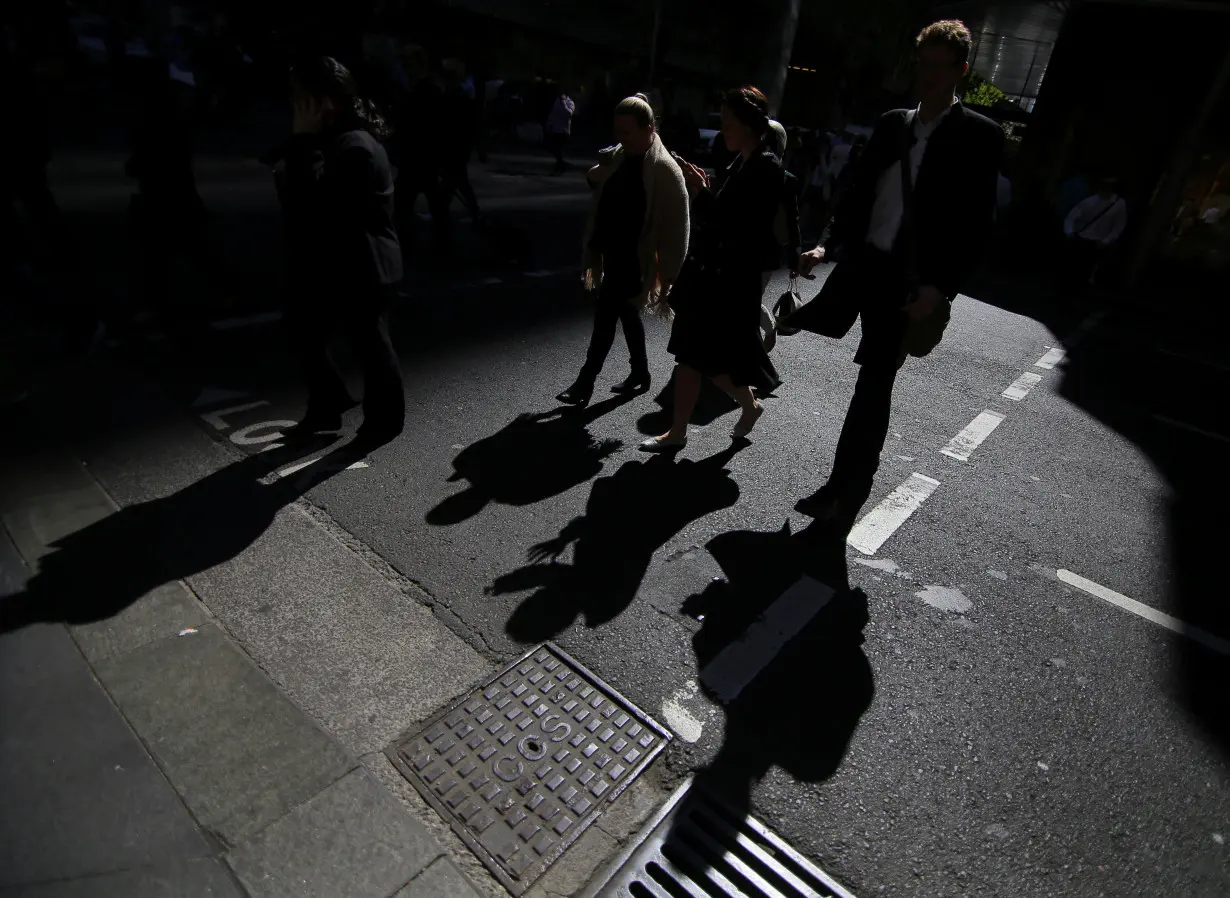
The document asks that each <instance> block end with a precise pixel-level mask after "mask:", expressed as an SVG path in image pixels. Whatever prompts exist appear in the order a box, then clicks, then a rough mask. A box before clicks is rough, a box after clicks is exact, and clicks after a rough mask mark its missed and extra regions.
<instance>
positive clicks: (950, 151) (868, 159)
mask: <svg viewBox="0 0 1230 898" xmlns="http://www.w3.org/2000/svg"><path fill="white" fill-rule="evenodd" d="M907 115H908V110H905V109H896V110H893V111H892V112H888V113H885V114H884V115H883V116H882V117H881V118H880V121H879V122H878V123H877V124H876V127H875V131H874V132H873V133H872V135H871V140H870V141H869V142H868V144H867V149H866V151H865V152H864V153H863V157H862V159H860V160H859V164H858V168H857V169H856V171H855V172H854V173H853V182H852V183H851V185H850V188H849V190H847V191H846V192H845V194H844V195H843V196H842V198H841V200H840V201H839V203H838V207H837V211H836V214H835V216H834V219H833V228H832V232H831V239H830V240H829V242H828V244H827V245H826V249H829V250H833V249H839V250H841V251H842V252H843V253H846V254H847V255H848V254H849V252H850V251H851V250H853V249H856V248H857V246H858V245H861V244H863V243H864V242H865V241H866V239H867V230H868V228H869V227H870V224H871V208H872V205H873V204H874V202H875V195H876V186H877V185H878V183H879V181H880V176H881V175H882V174H883V173H884V171H885V169H887V168H888V167H889V166H890V165H892V164H893V163H894V162H896V161H898V160H899V159H901V152H902V132H903V130H904V129H905V125H906V121H907ZM911 136H912V135H911ZM1003 147H1004V132H1003V129H1002V128H1000V126H999V125H997V124H996V123H995V122H993V121H991V120H990V119H989V118H986V117H985V116H982V115H979V114H978V113H976V112H971V111H970V110H969V109H966V108H965V107H964V106H963V105H962V104H960V103H957V104H956V106H954V107H953V109H952V110H951V111H950V112H949V113H948V114H947V116H946V117H945V119H944V120H943V121H942V122H940V124H939V125H938V126H937V127H936V129H935V132H934V133H933V134H932V135H931V138H930V140H929V141H928V144H927V151H926V153H925V154H924V155H923V160H922V164H921V165H920V166H919V168H918V177H917V180H916V181H915V183H914V209H913V217H914V235H915V238H914V239H915V246H916V251H917V260H918V277H919V283H920V284H922V285H931V286H934V287H937V288H939V290H940V292H942V293H943V294H944V295H945V296H947V297H948V298H949V299H950V300H951V299H952V298H953V297H955V296H956V295H957V293H959V292H960V290H961V288H962V286H963V285H964V283H965V280H966V278H967V277H968V276H969V274H970V273H971V271H972V270H973V269H974V268H975V267H976V266H977V264H978V263H979V261H980V256H981V252H982V249H983V247H984V244H985V240H986V238H987V236H988V235H989V234H990V233H991V228H992V224H993V223H994V220H995V203H996V186H997V183H998V178H999V166H1000V161H1001V158H1002V155H1003ZM834 274H836V272H834Z"/></svg>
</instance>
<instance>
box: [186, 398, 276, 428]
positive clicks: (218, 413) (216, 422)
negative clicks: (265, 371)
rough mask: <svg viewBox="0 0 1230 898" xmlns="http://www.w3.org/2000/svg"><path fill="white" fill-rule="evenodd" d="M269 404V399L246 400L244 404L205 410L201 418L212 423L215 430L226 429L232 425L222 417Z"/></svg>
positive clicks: (207, 422)
mask: <svg viewBox="0 0 1230 898" xmlns="http://www.w3.org/2000/svg"><path fill="white" fill-rule="evenodd" d="M268 404H269V400H268V399H257V400H256V401H255V402H245V403H244V404H243V405H232V406H231V407H230V408H220V409H217V410H215V411H212V412H205V413H203V414H202V415H201V420H202V421H204V422H205V423H206V424H212V425H213V426H214V429H215V430H226V429H227V428H228V427H229V426H230V425H229V424H227V423H226V421H224V420H222V419H223V418H225V417H226V416H227V415H237V414H239V413H240V412H246V411H251V410H252V409H254V408H260V407H261V406H262V405H268Z"/></svg>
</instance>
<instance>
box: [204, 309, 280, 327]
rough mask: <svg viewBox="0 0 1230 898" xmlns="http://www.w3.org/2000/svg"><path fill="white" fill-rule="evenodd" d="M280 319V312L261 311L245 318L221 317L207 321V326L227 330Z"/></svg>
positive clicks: (269, 322) (270, 322)
mask: <svg viewBox="0 0 1230 898" xmlns="http://www.w3.org/2000/svg"><path fill="white" fill-rule="evenodd" d="M281 320H282V313H281V312H262V313H261V314H259V315H249V316H248V317H246V318H222V319H219V320H218V321H211V322H209V326H210V327H212V328H213V329H214V330H216V331H229V330H235V329H236V328H240V327H255V326H256V325H258V324H273V323H274V322H275V321H281Z"/></svg>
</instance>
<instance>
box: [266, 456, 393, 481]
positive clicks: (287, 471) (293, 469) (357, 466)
mask: <svg viewBox="0 0 1230 898" xmlns="http://www.w3.org/2000/svg"><path fill="white" fill-rule="evenodd" d="M323 457H324V456H321V458H323ZM318 461H320V458H310V459H308V460H307V461H301V462H299V464H297V465H291V466H290V467H289V468H283V469H282V470H281V471H278V477H289V476H290V475H291V474H295V473H298V472H299V471H302V470H303V469H304V468H307V467H310V466H312V465H314V464H316V462H318ZM370 467H371V465H369V464H368V463H367V462H365V461H357V462H354V463H353V464H349V465H347V466H346V467H345V468H338V469H337V470H343V471H361V470H362V469H363V468H370Z"/></svg>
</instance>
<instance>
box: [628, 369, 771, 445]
mask: <svg viewBox="0 0 1230 898" xmlns="http://www.w3.org/2000/svg"><path fill="white" fill-rule="evenodd" d="M758 395H759V397H760V398H761V399H764V398H765V397H766V396H772V395H773V394H772V392H769V393H759V394H758ZM654 402H656V403H657V404H658V408H657V409H656V410H655V411H652V412H648V413H646V414H644V415H642V416H641V417H640V420H639V421H637V422H636V426H637V429H638V430H639V431H640V432H641V433H643V434H645V435H646V436H657V435H658V434H663V433H666V432H667V431H668V430H670V427H671V416H672V415H673V414H674V410H675V375H674V373H673V372H672V373H671V377H670V380H668V381H667V382H666V384H665V385H664V386H663V387H662V389H661V390H659V391H658V395H657V396H655V397H654ZM738 408H739V406H738V405H736V404H735V401H734V400H733V399H731V398H730V397H729V396H727V395H726V394H725V393H723V392H722V391H721V390H719V389H718V388H717V387H715V386H714V385H713V384H712V383H711V382H710V381H709V380H708V378H706V379H705V380H704V381H703V382H702V383H701V389H700V399H699V400H697V402H696V408H695V409H694V410H693V412H692V424H693V425H695V426H696V427H704V426H706V425H708V424H712V423H713V422H714V421H716V420H717V419H718V418H720V417H722V416H723V415H728V414H730V413H731V412H733V411H736V410H738Z"/></svg>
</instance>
